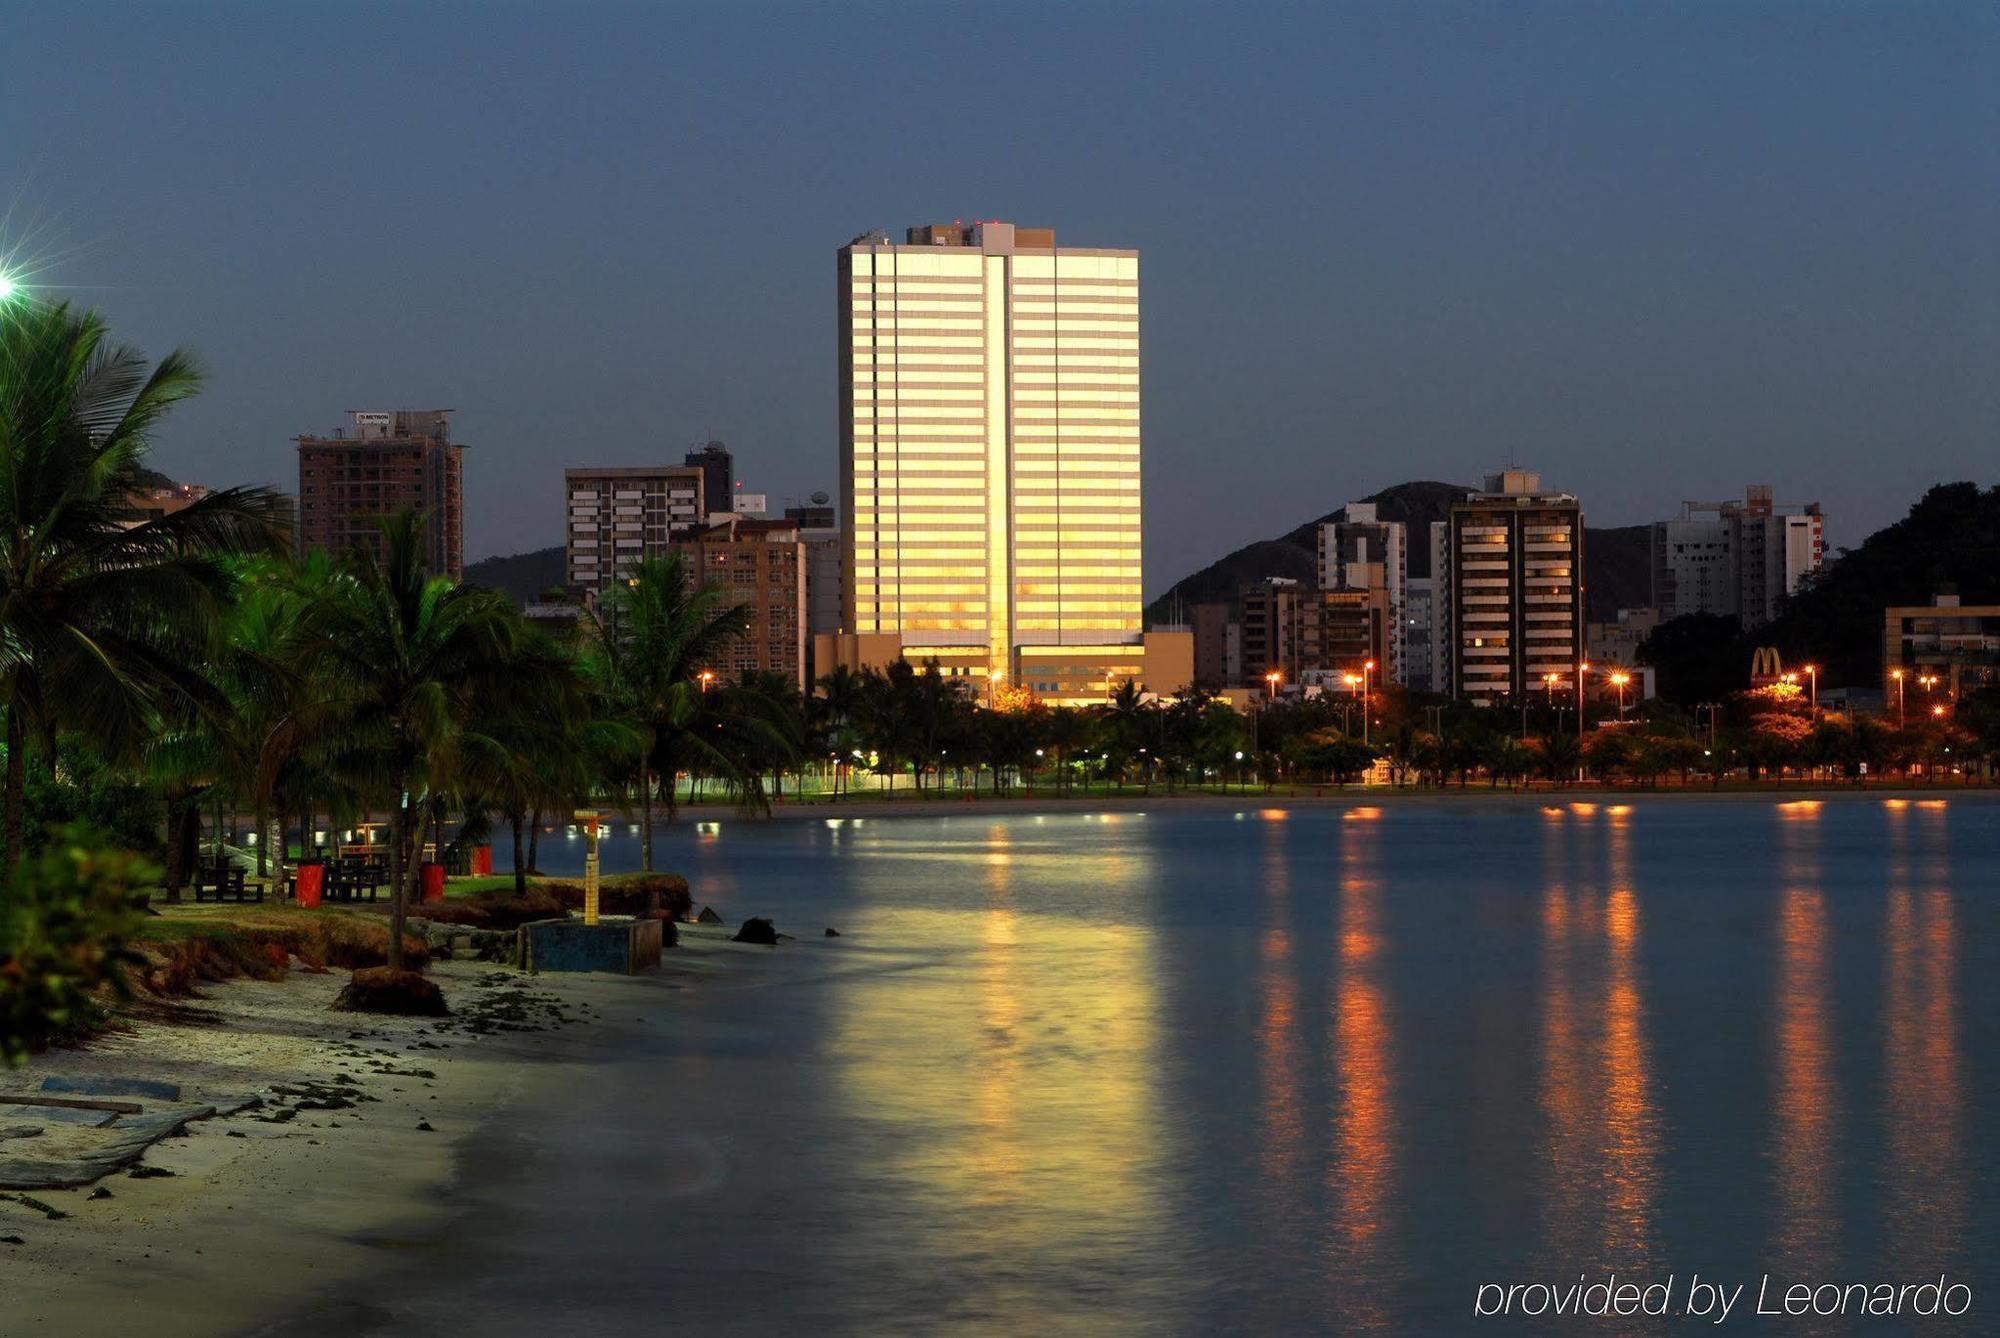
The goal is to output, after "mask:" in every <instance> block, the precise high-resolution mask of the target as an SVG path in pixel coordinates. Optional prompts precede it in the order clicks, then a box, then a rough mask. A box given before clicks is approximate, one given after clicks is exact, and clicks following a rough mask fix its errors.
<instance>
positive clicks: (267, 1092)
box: [0, 963, 676, 1338]
mask: <svg viewBox="0 0 2000 1338" xmlns="http://www.w3.org/2000/svg"><path fill="white" fill-rule="evenodd" d="M433 975H434V977H435V978H436V979H437V980H438V982H439V983H440V985H442V986H443V988H444V990H445V993H446V996H447V999H448V1001H449V1002H450V1003H451V1005H452V1007H453V1009H454V1012H455V1013H456V1014H458V1016H456V1017H455V1018H453V1019H416V1018H410V1019H402V1018H373V1017H362V1016H360V1015H356V1014H350V1013H335V1012H331V1011H329V1009H328V1007H327V1005H328V1004H329V1003H330V1002H331V1001H332V999H333V996H334V994H335V993H336V992H337V991H338V990H339V988H340V986H341V984H342V983H343V982H344V981H345V979H346V974H345V973H344V972H332V973H327V974H311V973H307V972H305V971H302V970H294V971H293V972H292V973H291V975H290V976H289V977H288V978H287V979H286V980H284V981H281V982H272V983H265V982H253V981H238V982H231V983H227V984H221V985H214V986H210V987H208V989H207V991H206V995H207V997H205V998H202V999H197V1000H192V1001H190V1002H189V1003H188V1005H186V1006H185V1007H170V1008H169V1007H160V1006H157V1005H151V1006H148V1005H141V1006H139V1007H138V1008H137V1009H136V1011H135V1013H134V1014H133V1015H132V1017H131V1018H130V1019H129V1022H128V1024H127V1025H125V1026H122V1027H121V1028H119V1029H118V1030H117V1031H115V1032H113V1033H111V1034H108V1035H106V1036H104V1037H102V1038H100V1039H99V1040H97V1041H96V1042H94V1043H93V1044H92V1045H91V1046H90V1048H89V1049H87V1050H83V1051H58V1052H55V1053H52V1054H49V1055H45V1056H41V1057H39V1058H38V1059H36V1060H35V1061H34V1062H32V1063H30V1064H29V1065H28V1066H27V1068H26V1069H25V1070H20V1071H16V1072H11V1073H0V1088H5V1089H6V1090H9V1091H28V1090H32V1089H33V1088H35V1087H38V1086H39V1085H40V1083H41V1081H42V1079H43V1078H44V1077H45V1076H47V1075H48V1074H52V1073H61V1074H64V1075H68V1076H73V1077H77V1076H114V1075H115V1076H120V1077H136V1078H147V1079H156V1080H164V1081H172V1082H177V1083H180V1084H183V1085H184V1087H185V1089H186V1095H187V1096H188V1097H189V1098H194V1099H207V1098H208V1097H209V1096H210V1095H212V1094H252V1095H256V1096H259V1097H260V1098H261V1099H262V1103H261V1104H260V1105H259V1106H257V1107H253V1108H251V1109H248V1110H245V1111H242V1112H240V1113H238V1114H235V1115H230V1116H224V1117H218V1118H212V1119H207V1120H202V1121H198V1122H196V1123H193V1124H190V1125H189V1126H188V1127H187V1131H186V1134H185V1136H181V1137H173V1138H168V1139H164V1140H162V1141H160V1142H158V1143H155V1144H154V1145H153V1146H152V1147H151V1148H150V1149H149V1150H148V1151H147V1152H146V1154H145V1155H144V1157H143V1158H142V1160H141V1163H140V1165H141V1166H143V1167H146V1168H152V1169H154V1170H166V1171H171V1172H172V1175H171V1176H157V1175H152V1176H148V1177H147V1178H133V1177H132V1175H131V1174H129V1173H128V1172H125V1171H120V1172H117V1173H115V1174H113V1175H111V1176H109V1177H107V1178H106V1179H104V1180H101V1181H100V1182H98V1187H101V1188H103V1189H108V1190H109V1191H110V1196H109V1197H101V1196H100V1197H92V1195H93V1193H94V1190H93V1188H92V1187H84V1188H79V1189H69V1190H41V1191H27V1193H28V1194H29V1196H30V1197H32V1198H34V1199H36V1200H38V1201H40V1202H41V1203H42V1204H45V1205H47V1207H48V1208H50V1209H53V1210H54V1211H55V1212H58V1213H66V1214H68V1216H67V1217H65V1218H62V1219H60V1220H56V1219H52V1218H50V1217H48V1216H47V1215H46V1214H45V1213H44V1212H43V1211H41V1210H39V1209H37V1208H34V1207H32V1206H29V1205H24V1204H22V1203H20V1202H19V1201H18V1199H14V1200H0V1237H6V1236H19V1237H20V1238H21V1239H22V1241H23V1242H24V1243H22V1244H20V1245H6V1244H0V1278H3V1279H4V1282H5V1286H4V1289H0V1334H4V1335H8V1336H9V1338H11V1336H12V1335H15V1334H60V1335H71V1334H75V1335H95V1334H105V1333H135V1334H146V1335H149V1338H173V1336H174V1335H183V1334H186V1335H196V1334H200V1335H211V1334H218V1333H232V1332H238V1331H241V1330H244V1329H246V1328H250V1327H253V1326H254V1325H256V1324H257V1323H259V1322H262V1321H264V1320H267V1319H269V1318H271V1317H274V1316H277V1315H280V1314H283V1313H286V1312H287V1311H288V1310H290V1309H291V1308H292V1307H294V1306H295V1305H297V1304H298V1303H299V1302H300V1300H301V1299H302V1298H305V1297H309V1296H310V1295H312V1294H313V1293H315V1292H317V1291H319V1290H321V1289H323V1288H328V1287H332V1286H335V1285H337V1284H339V1283H341V1282H343V1281H346V1280H349V1279H352V1278H354V1277H356V1276H359V1275H361V1274H362V1273H364V1272H366V1271H367V1270H369V1269H371V1268H373V1267H376V1266H378V1265H379V1263H380V1262H381V1260H382V1256H383V1252H384V1251H394V1250H395V1249H396V1247H397V1242H398V1241H400V1240H407V1239H409V1238H410V1237H411V1236H413V1235H414V1234H416V1233H418V1232H420V1231H423V1230H426V1229H429V1230H433V1231H434V1230H436V1229H438V1228H439V1227H440V1226H441V1225H442V1217H443V1214H444V1209H443V1208H442V1207H440V1206H439V1203H440V1200H441V1192H442V1191H443V1190H444V1189H445V1188H446V1187H447V1186H448V1184H449V1181H450V1177H451V1176H452V1175H453V1174H454V1173H455V1166H456V1165H457V1162H456V1160H455V1155H454V1154H455V1153H456V1151H457V1150H458V1149H459V1147H460V1146H461V1144H462V1143H463V1142H464V1140H466V1139H467V1138H469V1137H470V1136H471V1134H472V1133H473V1132H475V1131H476V1130H477V1129H478V1128H479V1127H480V1125H481V1123H482V1122H483V1121H487V1120H492V1119H496V1118H500V1117H501V1116H502V1114H503V1112H504V1111H505V1110H506V1109H507V1107H508V1105H509V1104H510V1103H511V1102H512V1101H513V1100H514V1099H515V1098H516V1097H517V1096H518V1095H519V1094H520V1093H521V1092H522V1091H523V1090H524V1089H525V1088H526V1086H527V1085H528V1084H530V1083H532V1082H535V1081H537V1080H540V1079H542V1078H545V1077H547V1076H549V1075H550V1074H552V1073H555V1072H559V1071H560V1069H561V1067H562V1065H563V1061H564V1060H565V1058H566V1056H567V1054H568V1053H569V1051H570V1050H571V1049H572V1048H573V1045H574V1044H575V1043H576V1042H577V1041H579V1040H580V1038H582V1037H583V1036H585V1035H587V1034H588V1033H589V1031H590V1030H591V1028H590V1026H589V1024H590V1023H591V1022H592V1021H593V1020H595V1019H596V1018H598V1017H599V1016H601V1013H600V1010H601V1008H602V1007H603V1006H604V1001H605V1000H607V999H613V998H616V999H619V1000H620V1007H621V1009H623V1008H624V1007H625V1006H626V1005H627V1004H629V1002H631V1001H632V996H631V993H630V992H631V991H633V990H635V989H637V990H646V991H649V992H651V993H652V994H653V996H654V997H655V999H657V996H658V994H659V993H660V992H661V991H664V990H670V989H672V988H675V987H676V986H675V985H674V983H673V981H672V979H671V978H670V977H668V976H659V975H656V976H653V977H650V978H646V979H642V980H637V981H627V980H621V979H616V978H606V977H584V976H544V977H529V976H525V975H522V974H520V973H517V972H513V971H508V970H503V969H501V968H498V967H494V966H491V965H481V964H470V963H439V964H436V965H435V966H434V967H433ZM559 1015H560V1017H561V1018H564V1019H567V1020H566V1021H558V1020H557V1019H558V1016H559ZM481 1016H483V1017H485V1018H486V1021H485V1022H484V1023H483V1024H480V1023H476V1022H475V1019H477V1018H479V1017H481ZM516 1018H519V1019H521V1020H514V1019H516ZM440 1023H442V1024H443V1027H442V1029H441V1028H440ZM474 1025H485V1026H489V1027H493V1028H496V1029H494V1030H491V1031H489V1032H487V1033H486V1034H477V1033H475V1032H473V1031H471V1030H469V1027H471V1026H474ZM518 1026H533V1027H536V1028H547V1029H537V1030H512V1029H509V1028H513V1027H518ZM302 1094H303V1095H302ZM343 1094H348V1095H343ZM362 1097H366V1098H372V1100H362V1099H359V1098H362ZM329 1098H330V1099H331V1102H332V1104H335V1105H344V1103H346V1102H348V1101H352V1102H353V1104H352V1105H345V1106H344V1108H339V1109H313V1108H311V1107H312V1106H313V1105H315V1104H316V1103H319V1102H324V1101H328V1100H329ZM302 1106H303V1108H301V1107H302ZM286 1110H292V1111H293V1112H294V1113H293V1114H291V1115H289V1116H286V1115H284V1114H283V1112H284V1111H286ZM425 1125H428V1126H429V1128H428V1129H426V1128H424V1127H422V1126H425Z"/></svg>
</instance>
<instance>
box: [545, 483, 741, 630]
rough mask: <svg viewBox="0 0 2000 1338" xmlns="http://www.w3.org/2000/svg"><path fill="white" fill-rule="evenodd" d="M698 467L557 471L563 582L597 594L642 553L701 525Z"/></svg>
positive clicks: (651, 553)
mask: <svg viewBox="0 0 2000 1338" xmlns="http://www.w3.org/2000/svg"><path fill="white" fill-rule="evenodd" d="M703 492H704V488H703V475H702V470H701V468H700V467H699V466H696V465H685V466H684V465H640V466H631V467H626V466H607V467H602V468H596V469H566V470H564V471H563V532H564V538H565V543H564V548H565V550H566V552H565V554H564V557H565V564H564V565H565V570H566V573H567V580H568V585H569V587H570V588H571V589H572V590H574V591H576V592H578V593H579V594H582V595H585V596H586V597H589V598H592V599H595V598H597V597H599V596H601V595H603V593H604V591H605V590H606V589H607V588H608V587H609V586H610V585H612V584H613V583H614V582H616V581H620V580H623V579H624V577H625V573H626V572H627V571H629V570H630V569H631V567H632V565H633V564H634V563H636V562H638V561H639V560H640V559H641V558H649V557H660V556H663V555H664V554H665V553H666V551H667V548H668V546H669V545H670V544H672V543H673V542H674V541H675V540H678V539H682V538H685V537H686V536H687V535H689V534H692V533H693V532H694V531H695V530H696V529H697V528H698V527H700V526H701V525H703V524H705V523H706V520H707V516H706V513H705V512H704V509H703V508H704V506H705V505H706V498H705V497H704V495H703Z"/></svg>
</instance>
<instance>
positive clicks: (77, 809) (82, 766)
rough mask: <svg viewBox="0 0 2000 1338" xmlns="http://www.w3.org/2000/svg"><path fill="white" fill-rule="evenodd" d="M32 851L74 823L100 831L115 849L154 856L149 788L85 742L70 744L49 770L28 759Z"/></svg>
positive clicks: (156, 845)
mask: <svg viewBox="0 0 2000 1338" xmlns="http://www.w3.org/2000/svg"><path fill="white" fill-rule="evenodd" d="M27 799H28V822H27V830H26V832H25V840H26V846H27V849H28V851H29V852H30V853H33V852H35V851H38V850H41V849H43V848H44V847H45V846H46V845H47V843H48V840H49V838H50V836H51V834H55V835H57V836H58V837H60V835H61V833H62V832H63V831H64V830H66V829H68V828H72V827H82V828H85V829H88V830H91V831H95V832H100V833H102V834H103V836H104V839H105V841H106V842H107V843H108V844H109V845H111V846H114V847H116V848H117V849H119V850H131V851H136V852H138V853H140V854H144V855H148V856H157V855H158V853H159V849H160V832H159V823H158V821H157V820H156V818H157V815H156V812H155V807H154V804H153V799H152V794H151V792H150V791H149V790H148V788H147V787H146V786H145V785H143V784H141V783H139V782H138V781H136V780H134V779H132V778H131V776H130V775H129V774H127V773H121V772H118V771H114V770H113V769H112V768H110V767H108V766H106V765H105V764H104V763H103V761H101V760H100V759H99V758H98V757H97V756H96V755H95V754H93V753H92V752H90V751H89V750H88V749H86V748H81V747H71V748H69V749H67V750H66V751H65V752H64V754H63V760H62V765H61V767H60V768H58V769H56V770H53V771H52V770H50V768H49V766H48V764H47V763H45V762H44V761H43V760H42V759H40V758H34V759H32V760H31V761H30V762H29V764H28V788H27Z"/></svg>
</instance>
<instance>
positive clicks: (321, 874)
mask: <svg viewBox="0 0 2000 1338" xmlns="http://www.w3.org/2000/svg"><path fill="white" fill-rule="evenodd" d="M296 887H297V890H298V897H299V905H301V906H317V905H319V898H320V893H321V892H322V891H324V890H325V888H326V866H325V865H324V864H301V865H299V868H298V882H297V884H296Z"/></svg>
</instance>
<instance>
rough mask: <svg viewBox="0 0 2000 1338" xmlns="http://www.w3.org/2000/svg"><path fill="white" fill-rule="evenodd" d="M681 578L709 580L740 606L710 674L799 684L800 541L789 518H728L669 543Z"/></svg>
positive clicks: (802, 676) (802, 656)
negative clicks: (736, 625) (721, 659)
mask: <svg viewBox="0 0 2000 1338" xmlns="http://www.w3.org/2000/svg"><path fill="white" fill-rule="evenodd" d="M676 547H678V548H679V549H680V550H681V552H682V553H683V554H685V555H686V560H687V569H688V579H689V580H691V581H693V582H695V583H696V584H700V583H701V582H703V581H713V582H715V584H716V585H717V586H719V587H720V588H721V590H722V598H723V600H724V601H725V602H726V603H729V604H741V605H743V606H744V634H743V635H742V636H741V637H739V638H737V639H736V641H735V643H734V644H733V645H732V646H731V648H730V658H729V661H728V663H726V664H719V665H716V666H715V669H716V671H717V672H719V673H722V674H725V675H727V676H728V677H731V678H734V677H736V676H737V675H739V674H742V673H746V672H755V673H770V674H782V675H783V676H784V677H785V678H786V679H787V680H789V681H790V682H791V683H792V684H793V685H794V686H795V687H797V688H798V689H799V690H800V691H804V690H805V687H806V546H805V544H803V543H801V542H800V541H799V527H798V524H797V523H796V522H794V521H789V520H758V519H752V518H751V517H748V516H733V517H730V518H729V519H727V520H722V521H717V522H715V523H713V524H711V525H708V526H706V527H705V528H703V529H701V530H700V531H698V532H696V533H694V534H692V535H690V536H688V537H687V538H686V539H683V540H680V541H678V543H677V544H676Z"/></svg>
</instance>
